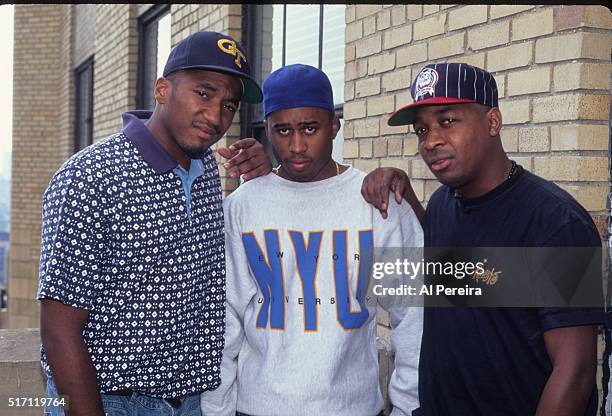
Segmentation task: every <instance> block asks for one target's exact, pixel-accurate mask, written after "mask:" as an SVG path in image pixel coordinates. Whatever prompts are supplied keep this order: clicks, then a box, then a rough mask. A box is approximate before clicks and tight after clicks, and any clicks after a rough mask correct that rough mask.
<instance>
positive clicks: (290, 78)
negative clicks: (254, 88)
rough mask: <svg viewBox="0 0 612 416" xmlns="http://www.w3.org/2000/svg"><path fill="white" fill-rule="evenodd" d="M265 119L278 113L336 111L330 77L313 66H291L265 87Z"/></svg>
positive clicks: (279, 70)
mask: <svg viewBox="0 0 612 416" xmlns="http://www.w3.org/2000/svg"><path fill="white" fill-rule="evenodd" d="M263 96H264V98H263V105H264V114H265V117H268V115H269V114H270V113H273V112H274V111H278V110H286V109H288V108H297V107H319V108H325V109H327V110H329V111H331V112H333V111H334V94H333V92H332V86H331V83H330V82H329V78H327V75H325V73H324V72H323V71H321V70H320V69H317V68H315V67H312V66H310V65H302V64H293V65H287V66H284V67H282V68H279V69H277V70H276V71H274V72H272V73H271V74H270V75H269V76H268V78H267V79H266V80H265V81H264V83H263Z"/></svg>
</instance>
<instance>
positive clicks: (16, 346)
mask: <svg viewBox="0 0 612 416" xmlns="http://www.w3.org/2000/svg"><path fill="white" fill-rule="evenodd" d="M45 383H46V379H45V376H44V375H43V373H42V369H41V367H40V331H39V330H38V329H37V328H36V329H0V415H2V416H30V415H32V416H33V415H36V416H40V415H42V414H43V409H42V408H40V407H9V406H8V404H9V403H8V398H9V397H13V398H18V397H25V398H33V399H34V398H40V397H44V396H45Z"/></svg>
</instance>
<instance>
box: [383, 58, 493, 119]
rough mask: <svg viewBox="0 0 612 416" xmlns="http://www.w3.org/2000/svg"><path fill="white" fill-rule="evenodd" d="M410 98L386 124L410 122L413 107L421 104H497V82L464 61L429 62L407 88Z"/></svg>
mask: <svg viewBox="0 0 612 416" xmlns="http://www.w3.org/2000/svg"><path fill="white" fill-rule="evenodd" d="M410 94H411V95H412V99H413V101H414V102H412V103H410V104H408V105H406V106H404V107H402V108H400V109H398V110H396V111H395V112H394V113H393V114H391V116H390V117H389V120H387V124H388V125H390V126H402V125H405V124H413V123H414V121H415V115H416V110H417V109H418V108H419V107H420V106H424V105H440V104H459V103H478V104H482V105H486V106H488V107H497V106H498V105H497V84H496V82H495V78H493V75H491V74H490V73H488V72H487V71H485V70H484V69H481V68H478V67H475V66H472V65H468V64H464V63H442V64H429V65H427V66H426V67H425V68H423V69H422V70H421V72H419V74H418V75H417V76H416V78H415V79H414V82H413V83H412V86H411V88H410Z"/></svg>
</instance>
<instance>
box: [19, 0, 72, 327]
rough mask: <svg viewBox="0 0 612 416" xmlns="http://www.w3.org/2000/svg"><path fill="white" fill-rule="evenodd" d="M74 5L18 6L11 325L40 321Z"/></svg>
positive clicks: (35, 324) (29, 324)
mask: <svg viewBox="0 0 612 416" xmlns="http://www.w3.org/2000/svg"><path fill="white" fill-rule="evenodd" d="M69 7H70V6H67V5H63V6H58V5H35V6H32V5H22V6H15V32H14V42H15V43H14V51H15V52H14V63H13V65H14V71H13V161H12V169H13V172H12V185H11V195H12V198H11V212H13V216H12V218H11V248H10V250H11V256H10V276H9V282H8V287H9V319H8V321H9V322H8V326H9V327H28V326H37V325H38V322H37V321H38V318H37V316H38V311H37V307H38V306H37V302H36V301H35V300H34V298H35V295H36V289H37V286H38V279H37V275H38V260H39V253H40V251H39V250H40V218H41V205H42V198H41V197H42V194H43V191H44V190H45V188H46V187H47V184H48V183H49V180H50V178H51V175H52V174H53V172H55V170H56V169H57V167H58V166H59V165H60V164H61V162H62V160H61V156H60V155H59V152H58V145H57V144H58V142H59V135H60V130H61V125H60V124H58V120H60V113H61V110H60V97H62V95H61V93H60V89H59V83H60V77H61V68H60V65H61V60H62V57H61V56H60V55H61V54H60V50H61V43H62V28H61V25H62V21H63V19H64V18H65V13H66V11H67V8H69ZM58 57H59V58H58ZM58 126H60V129H58Z"/></svg>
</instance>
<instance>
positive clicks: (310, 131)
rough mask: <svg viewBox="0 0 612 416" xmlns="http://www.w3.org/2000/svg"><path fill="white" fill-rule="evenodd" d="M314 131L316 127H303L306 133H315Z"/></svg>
mask: <svg viewBox="0 0 612 416" xmlns="http://www.w3.org/2000/svg"><path fill="white" fill-rule="evenodd" d="M316 131H317V128H316V127H306V128H304V132H306V134H315V132H316Z"/></svg>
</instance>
